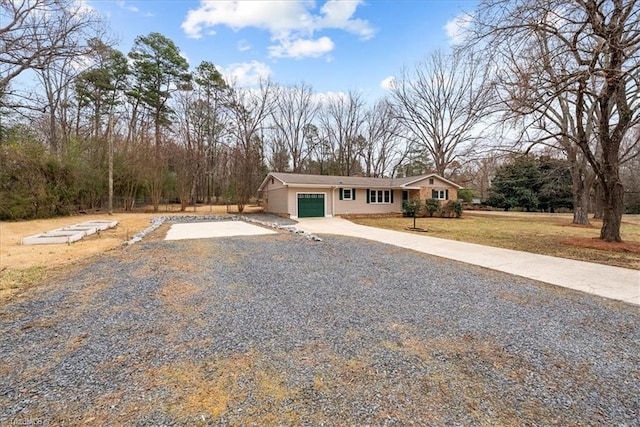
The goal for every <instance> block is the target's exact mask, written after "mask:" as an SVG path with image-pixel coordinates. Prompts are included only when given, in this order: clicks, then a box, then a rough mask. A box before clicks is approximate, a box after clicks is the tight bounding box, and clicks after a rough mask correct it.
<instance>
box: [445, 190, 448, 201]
mask: <svg viewBox="0 0 640 427" xmlns="http://www.w3.org/2000/svg"><path fill="white" fill-rule="evenodd" d="M444 198H445V200H449V190H444Z"/></svg>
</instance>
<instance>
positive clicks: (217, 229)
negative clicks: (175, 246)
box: [164, 221, 278, 240]
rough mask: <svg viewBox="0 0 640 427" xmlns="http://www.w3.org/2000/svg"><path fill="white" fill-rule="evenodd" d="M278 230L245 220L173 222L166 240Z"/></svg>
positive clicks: (262, 232)
mask: <svg viewBox="0 0 640 427" xmlns="http://www.w3.org/2000/svg"><path fill="white" fill-rule="evenodd" d="M267 234H278V232H277V231H273V230H268V229H266V228H264V227H259V226H257V225H253V224H249V223H246V222H244V221H211V222H192V223H183V224H173V225H171V228H169V231H168V232H167V235H166V237H165V238H164V240H186V239H208V238H212V237H233V236H260V235H267Z"/></svg>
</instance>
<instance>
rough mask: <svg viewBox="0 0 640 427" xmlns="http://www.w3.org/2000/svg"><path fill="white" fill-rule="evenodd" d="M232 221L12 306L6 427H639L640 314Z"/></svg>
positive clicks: (1, 384)
mask: <svg viewBox="0 0 640 427" xmlns="http://www.w3.org/2000/svg"><path fill="white" fill-rule="evenodd" d="M163 218H164V219H163V220H162V222H166V221H188V220H192V221H195V220H207V221H209V220H214V219H212V218H207V219H203V218H202V217H194V218H193V219H191V218H187V219H185V217H175V218H172V217H163ZM196 218H197V219H196ZM225 219H227V220H228V217H225ZM236 220H250V221H252V222H254V221H260V223H265V224H266V223H271V224H275V225H273V228H277V229H279V230H281V232H280V233H278V234H276V235H270V236H252V237H237V238H219V239H198V240H184V241H170V242H166V241H149V242H146V241H145V240H144V239H143V237H140V238H141V239H142V241H141V242H139V243H138V244H136V245H135V246H123V247H122V248H121V249H119V250H117V251H112V252H110V253H108V254H105V255H102V256H100V257H96V258H95V259H94V260H93V261H92V262H91V263H87V264H86V265H82V266H79V267H78V268H77V269H76V270H75V271H74V272H72V273H69V274H68V275H66V276H58V277H55V278H53V279H52V280H51V281H50V282H48V283H45V284H43V285H42V286H40V287H38V288H34V289H31V290H29V291H27V292H26V293H24V294H22V295H21V296H19V297H17V298H14V299H13V300H11V301H10V302H9V303H7V304H6V305H5V306H3V307H2V308H0V355H1V358H0V360H2V365H0V425H12V424H13V425H21V424H24V423H27V422H30V423H32V424H35V423H41V424H43V423H48V424H49V425H136V426H186V425H189V426H191V425H274V424H275V425H292V424H293V425H452V426H453V425H465V426H476V425H478V426H479V425H487V424H491V425H626V426H638V425H640V421H639V420H640V400H639V399H638V396H640V371H639V370H638V366H640V309H639V308H638V307H636V306H632V305H627V304H624V303H622V302H617V301H610V300H606V299H604V298H600V297H597V296H593V295H587V294H583V293H579V292H575V291H571V290H567V289H562V288H558V287H554V286H549V285H545V284H542V283H539V282H535V281H531V280H526V279H522V278H518V277H515V276H510V275H507V274H502V273H496V272H492V271H489V270H486V269H482V268H478V267H473V266H468V265H464V264H461V263H457V262H454V261H449V260H444V259H440V258H436V257H431V256H428V255H424V254H419V253H415V252H412V251H409V250H405V249H401V248H397V247H393V246H388V245H384V244H379V243H375V242H370V241H365V240H360V239H354V238H346V237H336V236H326V237H324V238H323V239H322V240H319V241H312V240H309V238H308V237H307V238H301V237H300V236H299V235H298V234H297V233H296V231H295V230H294V228H295V226H294V222H293V221H291V220H286V221H291V222H286V221H285V222H278V221H279V220H283V219H276V218H272V217H250V218H249V219H244V218H240V217H238V218H237V219H236ZM159 221H160V220H158V221H156V222H154V223H153V224H154V225H155V224H156V223H157V222H159ZM265 224H263V225H265ZM290 226H293V227H290ZM156 228H157V227H156ZM316 237H317V236H316ZM45 425H46V424H45Z"/></svg>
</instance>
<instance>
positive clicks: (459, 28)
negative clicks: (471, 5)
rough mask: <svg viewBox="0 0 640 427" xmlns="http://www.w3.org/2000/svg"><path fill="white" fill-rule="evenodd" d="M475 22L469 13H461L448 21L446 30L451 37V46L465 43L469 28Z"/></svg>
mask: <svg viewBox="0 0 640 427" xmlns="http://www.w3.org/2000/svg"><path fill="white" fill-rule="evenodd" d="M472 22H473V15H470V14H468V13H461V14H460V15H458V16H456V17H455V18H453V19H452V20H450V21H448V22H447V23H446V24H445V26H444V29H445V31H446V32H447V36H448V37H449V43H450V44H454V45H455V44H460V43H462V42H464V41H465V39H466V37H467V31H466V30H467V28H468V27H469V25H471V23H472Z"/></svg>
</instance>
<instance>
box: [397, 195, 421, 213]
mask: <svg viewBox="0 0 640 427" xmlns="http://www.w3.org/2000/svg"><path fill="white" fill-rule="evenodd" d="M421 209H422V203H421V202H420V199H409V200H405V201H404V202H402V214H403V215H404V216H408V217H415V216H417V215H418V214H419V213H420V210H421Z"/></svg>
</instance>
